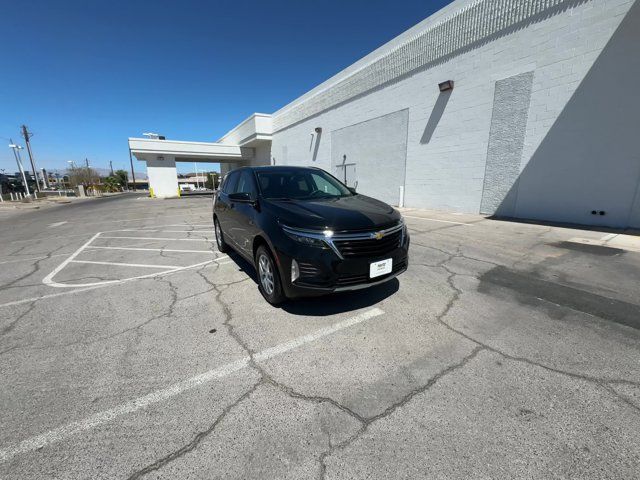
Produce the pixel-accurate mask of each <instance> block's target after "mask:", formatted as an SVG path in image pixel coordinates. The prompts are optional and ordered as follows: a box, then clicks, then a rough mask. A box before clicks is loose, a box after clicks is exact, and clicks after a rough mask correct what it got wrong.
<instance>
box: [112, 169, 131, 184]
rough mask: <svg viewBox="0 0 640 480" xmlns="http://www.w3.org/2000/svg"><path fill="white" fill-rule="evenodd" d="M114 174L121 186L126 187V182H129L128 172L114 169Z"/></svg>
mask: <svg viewBox="0 0 640 480" xmlns="http://www.w3.org/2000/svg"><path fill="white" fill-rule="evenodd" d="M114 176H115V178H116V180H117V181H118V184H119V185H120V186H121V187H124V188H127V184H128V183H129V174H128V173H127V171H126V170H116V171H115V173H114Z"/></svg>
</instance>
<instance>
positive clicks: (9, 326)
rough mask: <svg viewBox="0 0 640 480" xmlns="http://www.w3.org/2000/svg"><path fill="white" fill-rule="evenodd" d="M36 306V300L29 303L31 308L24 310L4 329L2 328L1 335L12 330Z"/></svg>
mask: <svg viewBox="0 0 640 480" xmlns="http://www.w3.org/2000/svg"><path fill="white" fill-rule="evenodd" d="M35 307H36V302H35V300H34V301H33V302H31V303H30V304H29V308H28V309H27V310H25V311H24V312H22V313H21V314H20V315H18V316H17V317H16V318H15V319H14V320H13V321H12V322H11V323H9V325H7V326H6V327H4V328H3V329H2V330H0V336H3V335H6V334H7V333H9V332H11V331H12V330H13V329H14V328H15V327H16V325H17V324H18V322H19V321H20V320H22V319H23V318H24V317H26V316H27V315H28V314H30V313H31V312H32V311H33V309H34V308H35Z"/></svg>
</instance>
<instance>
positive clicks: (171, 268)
mask: <svg viewBox="0 0 640 480" xmlns="http://www.w3.org/2000/svg"><path fill="white" fill-rule="evenodd" d="M98 237H100V238H129V239H134V240H135V239H142V240H144V239H145V238H144V237H101V232H98V233H96V234H95V235H94V236H93V237H91V238H90V239H89V240H87V241H86V242H85V243H84V244H83V245H82V246H81V247H80V248H78V250H76V251H75V252H73V253H72V254H71V255H70V256H69V258H67V259H66V260H65V261H64V262H62V263H61V264H60V265H58V266H57V267H56V268H55V269H54V270H53V271H52V272H51V273H49V274H48V275H47V276H46V277H44V278H43V279H42V283H44V284H45V285H48V286H50V287H56V288H82V287H94V286H97V285H108V284H117V283H122V282H125V281H131V280H138V279H141V278H148V277H153V276H157V275H161V274H164V273H170V272H177V271H180V270H185V269H187V268H193V267H197V266H202V265H206V264H208V263H211V262H214V261H216V260H217V259H214V260H208V261H206V262H201V263H197V264H195V265H189V266H186V267H179V266H176V265H171V266H167V265H165V266H156V265H142V264H121V265H122V266H138V267H157V268H166V270H165V271H163V272H160V273H152V274H147V275H138V276H134V277H129V278H124V279H119V280H104V281H101V282H92V283H80V284H78V283H76V284H68V283H59V282H56V281H54V280H53V278H54V277H55V276H56V275H57V274H58V273H59V272H60V271H61V270H62V269H63V268H65V267H66V266H67V265H69V264H70V263H71V262H75V263H80V262H79V261H76V260H75V259H76V257H77V256H78V255H80V254H81V253H82V252H83V251H85V250H86V249H87V247H89V246H90V245H91V243H92V242H93V241H94V240H95V239H96V238H98ZM147 239H148V238H147ZM151 240H157V239H156V238H151ZM169 240H194V241H205V240H200V239H186V238H179V239H169ZM81 263H92V262H90V261H88V260H85V261H82V262H81ZM93 263H97V262H93ZM99 264H103V265H117V264H115V263H111V262H100V263H99ZM14 304H15V303H14Z"/></svg>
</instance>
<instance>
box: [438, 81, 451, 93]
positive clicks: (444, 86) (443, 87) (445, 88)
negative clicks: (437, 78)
mask: <svg viewBox="0 0 640 480" xmlns="http://www.w3.org/2000/svg"><path fill="white" fill-rule="evenodd" d="M438 88H439V89H440V91H441V92H448V91H449V90H453V80H447V81H446V82H442V83H439V84H438Z"/></svg>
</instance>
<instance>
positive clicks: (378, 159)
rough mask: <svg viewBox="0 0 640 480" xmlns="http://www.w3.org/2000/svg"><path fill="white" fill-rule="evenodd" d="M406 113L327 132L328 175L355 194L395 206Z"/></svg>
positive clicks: (402, 174)
mask: <svg viewBox="0 0 640 480" xmlns="http://www.w3.org/2000/svg"><path fill="white" fill-rule="evenodd" d="M408 125H409V110H400V111H399V112H394V113H390V114H388V115H383V116H381V117H377V118H373V119H371V120H367V121H366V122H362V123H358V124H356V125H351V126H349V127H345V128H341V129H339V130H334V131H333V132H331V173H333V174H334V175H335V176H336V177H338V178H339V179H340V180H342V181H345V175H346V182H347V184H349V186H355V185H356V184H357V189H358V192H360V193H363V194H365V195H369V196H371V197H374V198H377V199H379V200H382V201H384V202H387V203H390V204H391V205H398V200H399V198H400V197H399V195H400V193H399V192H400V187H401V186H404V181H405V169H406V162H407V127H408Z"/></svg>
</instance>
